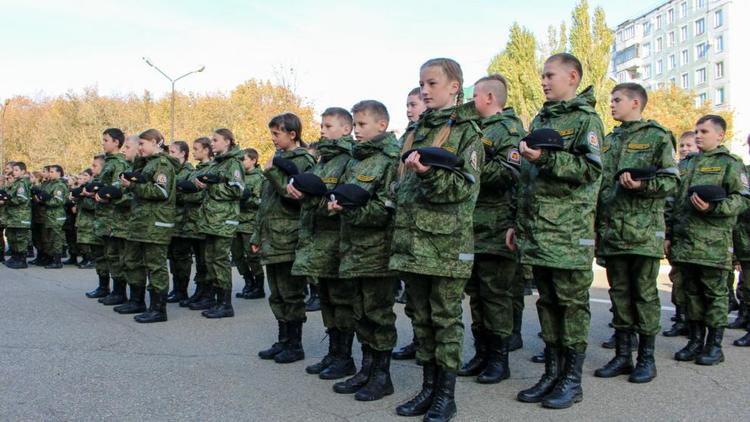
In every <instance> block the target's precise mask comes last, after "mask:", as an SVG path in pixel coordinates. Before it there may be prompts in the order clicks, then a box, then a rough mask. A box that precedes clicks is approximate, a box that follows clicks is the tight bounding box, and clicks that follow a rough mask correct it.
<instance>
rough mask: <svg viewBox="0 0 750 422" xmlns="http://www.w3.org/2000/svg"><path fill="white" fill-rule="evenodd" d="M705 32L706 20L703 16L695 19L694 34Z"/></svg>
mask: <svg viewBox="0 0 750 422" xmlns="http://www.w3.org/2000/svg"><path fill="white" fill-rule="evenodd" d="M704 32H706V20H705V19H703V18H700V19H698V20H697V21H695V35H701V34H702V33H704Z"/></svg>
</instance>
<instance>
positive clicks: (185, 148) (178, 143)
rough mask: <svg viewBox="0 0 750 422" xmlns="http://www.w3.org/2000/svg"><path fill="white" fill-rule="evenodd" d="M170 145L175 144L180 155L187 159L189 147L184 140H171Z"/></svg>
mask: <svg viewBox="0 0 750 422" xmlns="http://www.w3.org/2000/svg"><path fill="white" fill-rule="evenodd" d="M172 145H174V146H176V147H177V149H179V150H180V152H181V153H182V157H183V159H184V160H185V161H187V159H188V155H190V148H189V147H188V144H187V142H185V141H174V142H172Z"/></svg>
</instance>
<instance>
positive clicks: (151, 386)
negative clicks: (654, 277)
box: [0, 266, 750, 421]
mask: <svg viewBox="0 0 750 422" xmlns="http://www.w3.org/2000/svg"><path fill="white" fill-rule="evenodd" d="M602 276H603V274H602V273H601V272H600V271H598V272H597V281H596V282H595V285H594V288H593V289H592V292H591V295H592V327H591V334H590V343H591V346H590V348H589V353H588V359H587V361H586V365H585V368H584V372H585V375H584V395H585V399H584V401H583V403H581V404H580V405H577V406H574V407H573V408H572V409H569V410H564V411H551V410H546V409H542V408H541V407H539V406H538V405H533V404H532V405H529V404H522V403H519V402H517V401H515V399H514V397H515V395H516V393H517V392H518V390H520V389H522V388H525V387H527V386H529V385H531V384H533V383H534V382H535V381H536V379H537V378H538V376H539V375H540V373H541V370H542V367H541V365H539V364H534V363H531V362H529V357H531V355H532V354H534V353H535V352H537V351H539V350H540V349H541V347H542V343H541V340H540V339H539V338H537V335H536V333H537V331H538V320H537V316H536V312H535V308H534V305H533V304H534V297H527V298H526V306H527V310H526V312H525V315H524V317H525V318H524V327H523V333H524V342H525V347H524V349H522V350H520V351H517V352H514V353H512V354H511V370H512V377H511V379H509V380H507V381H504V382H502V383H501V384H498V385H494V386H480V385H479V384H476V383H474V382H473V381H472V380H471V379H465V378H464V379H461V380H460V381H459V383H458V385H457V387H456V395H457V399H458V406H459V415H458V417H457V418H456V420H459V421H491V420H531V419H533V420H537V421H542V420H556V421H558V420H605V419H606V420H659V421H671V420H701V419H702V420H712V421H718V420H732V421H736V420H747V419H746V418H748V415H747V410H746V409H747V407H746V401H747V397H748V396H749V395H750V383H748V382H747V379H748V376H750V365H748V362H750V349H740V348H737V347H734V346H732V345H731V341H732V340H734V339H735V338H737V337H739V336H741V335H742V334H743V333H742V332H740V331H736V330H730V331H728V333H727V335H726V338H725V341H724V343H725V354H726V357H727V361H726V362H725V363H724V364H722V365H719V366H718V367H712V368H706V367H699V366H697V365H694V364H692V363H677V362H675V361H673V360H672V359H671V355H672V353H673V352H674V351H676V350H677V349H679V348H680V347H682V345H683V343H684V340H683V339H667V338H664V337H661V336H660V337H659V338H658V341H657V349H658V350H657V366H658V370H659V377H658V378H657V379H656V380H655V381H654V382H652V383H650V384H647V385H633V384H629V383H628V382H627V381H626V379H625V378H618V379H614V380H601V379H597V378H594V377H593V375H592V372H593V371H594V369H596V368H597V367H599V366H601V365H603V364H604V363H606V362H607V360H609V359H610V357H611V356H610V352H609V351H606V350H604V349H602V348H600V347H599V343H600V341H601V340H603V339H605V338H607V337H608V336H609V334H610V329H609V328H607V322H608V321H609V319H610V314H609V312H608V307H609V305H608V303H607V294H606V290H605V286H606V284H605V283H604V281H603V278H602ZM94 277H95V274H94V272H93V271H91V270H88V271H85V270H78V269H72V268H66V269H64V270H43V269H29V270H22V271H14V270H9V269H7V268H5V267H4V266H0V304H1V305H0V420H2V421H18V420H29V421H41V420H45V421H47V420H51V421H57V420H105V419H108V420H134V421H142V420H259V421H277V420H278V421H281V420H284V421H302V420H316V421H342V420H355V421H384V420H401V421H403V420H407V419H404V418H399V417H397V416H395V413H394V411H393V409H394V407H395V406H396V405H397V404H399V403H400V402H402V401H404V400H406V399H408V398H410V396H411V395H412V394H413V393H414V392H415V391H416V390H417V388H418V386H419V383H420V374H421V372H420V369H419V367H417V366H416V365H415V364H414V363H413V362H407V363H398V362H394V365H393V369H392V373H393V381H394V384H395V389H396V392H395V394H394V395H392V396H390V397H387V398H386V399H384V400H381V401H378V402H374V403H359V402H356V401H355V400H354V399H353V398H352V397H351V396H342V395H338V394H335V393H333V392H332V391H331V389H330V386H331V384H332V383H331V382H328V381H321V380H319V379H318V378H317V377H314V376H310V375H307V374H305V373H304V366H305V365H308V364H310V363H312V362H314V361H316V360H317V359H319V358H320V357H321V356H322V355H323V354H325V351H326V343H325V341H324V339H323V335H322V333H323V329H322V323H321V320H320V314H319V313H313V314H309V322H308V323H307V324H306V325H305V332H304V345H305V351H306V353H307V357H308V358H307V360H305V361H304V362H298V363H294V364H289V365H277V364H274V363H269V362H267V361H261V360H260V359H258V358H257V357H256V352H257V351H258V350H259V349H261V348H265V347H266V346H267V345H269V344H270V343H272V342H273V340H274V336H275V329H276V327H275V322H274V319H273V317H272V316H271V312H270V310H269V307H268V304H267V302H266V301H265V300H258V301H245V300H237V301H236V303H235V310H236V313H237V317H235V318H232V319H223V320H207V319H205V318H202V317H201V316H200V315H199V313H198V312H193V311H189V310H185V309H182V308H178V307H177V306H176V305H170V307H169V322H168V323H161V324H152V325H140V324H137V323H135V322H134V321H133V320H132V317H130V316H121V315H118V314H116V313H114V312H112V311H111V309H110V308H109V307H104V306H102V305H99V304H97V303H96V301H95V300H91V299H86V298H85V297H84V296H83V292H84V291H85V290H87V289H89V288H91V287H93V286H94V284H95V282H94ZM239 280H240V278H239V277H238V276H237V274H235V289H238V288H240V281H239ZM665 280H666V278H665V276H664V275H662V277H661V278H660V289H662V303H663V304H664V305H665V308H666V309H665V310H664V312H663V317H662V325H667V324H668V318H669V316H670V315H671V313H672V312H671V308H669V305H670V304H669V292H668V289H669V285H668V284H667V283H665ZM465 307H466V304H465ZM397 312H398V329H399V335H400V337H401V339H400V341H399V343H400V344H403V342H404V341H406V340H407V339H408V338H409V336H410V327H409V322H408V321H407V320H406V318H405V317H404V315H403V306H402V305H397ZM464 315H465V316H466V315H467V312H464ZM355 348H356V349H358V347H356V346H355ZM470 352H471V350H470V339H467V340H466V353H467V354H468V353H470ZM357 359H358V357H357ZM413 420H418V419H413Z"/></svg>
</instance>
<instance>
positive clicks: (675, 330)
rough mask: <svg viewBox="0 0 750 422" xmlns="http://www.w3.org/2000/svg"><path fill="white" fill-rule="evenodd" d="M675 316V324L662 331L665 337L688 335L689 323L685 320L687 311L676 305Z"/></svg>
mask: <svg viewBox="0 0 750 422" xmlns="http://www.w3.org/2000/svg"><path fill="white" fill-rule="evenodd" d="M674 316H675V319H674V324H672V328H670V329H669V330H666V331H664V332H662V335H664V337H678V336H686V335H688V324H687V322H686V321H685V312H684V311H683V310H682V307H680V306H675V312H674Z"/></svg>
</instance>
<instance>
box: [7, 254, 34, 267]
mask: <svg viewBox="0 0 750 422" xmlns="http://www.w3.org/2000/svg"><path fill="white" fill-rule="evenodd" d="M24 255H25V254H22V253H21V254H14V255H13V258H11V260H10V261H8V262H6V263H5V266H6V267H8V268H12V269H14V270H20V269H24V268H29V264H27V263H26V257H25V256H24Z"/></svg>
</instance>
